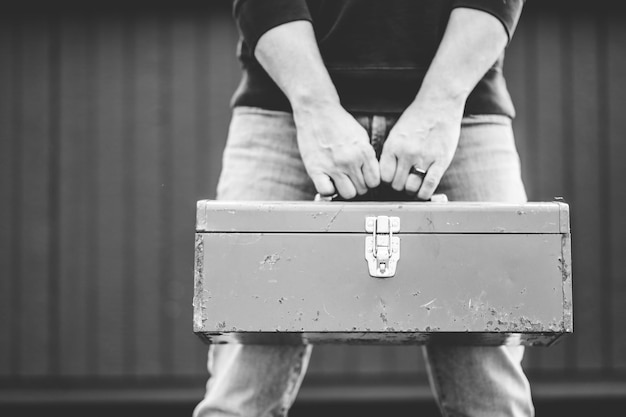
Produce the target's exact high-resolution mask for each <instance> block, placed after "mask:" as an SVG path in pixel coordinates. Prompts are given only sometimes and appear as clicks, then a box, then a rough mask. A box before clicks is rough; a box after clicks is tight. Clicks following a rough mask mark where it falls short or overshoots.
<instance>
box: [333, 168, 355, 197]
mask: <svg viewBox="0 0 626 417" xmlns="http://www.w3.org/2000/svg"><path fill="white" fill-rule="evenodd" d="M333 182H334V183H335V188H336V189H337V192H338V193H339V195H340V196H341V197H343V198H344V199H346V200H350V199H351V198H354V197H356V188H355V187H354V184H353V183H352V181H350V178H348V176H347V175H345V174H340V175H337V176H336V177H334V178H333Z"/></svg>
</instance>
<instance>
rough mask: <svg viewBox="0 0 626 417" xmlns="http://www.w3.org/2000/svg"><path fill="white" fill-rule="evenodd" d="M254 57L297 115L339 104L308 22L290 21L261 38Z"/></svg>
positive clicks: (311, 27)
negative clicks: (314, 107) (308, 110)
mask: <svg viewBox="0 0 626 417" xmlns="http://www.w3.org/2000/svg"><path fill="white" fill-rule="evenodd" d="M255 57H256V58H257V60H258V61H259V63H260V64H261V65H262V66H263V68H264V69H265V71H266V72H267V73H268V74H269V75H270V77H272V79H273V80H274V82H275V83H276V84H277V85H278V87H279V88H280V89H281V90H282V91H283V93H284V94H285V95H286V96H287V98H288V99H289V102H290V103H291V106H292V108H293V111H294V113H298V112H299V111H304V109H306V108H309V107H311V106H324V105H328V104H335V105H338V104H339V96H338V95H337V90H336V89H335V86H334V85H333V83H332V81H331V79H330V75H329V74H328V71H327V70H326V67H325V66H324V63H323V61H322V57H321V55H320V52H319V48H318V46H317V42H316V40H315V34H314V32H313V26H312V25H311V23H310V22H308V21H295V22H289V23H286V24H283V25H280V26H277V27H275V28H272V29H270V30H269V31H267V32H266V33H264V34H263V36H261V38H260V39H259V41H258V43H257V46H256V50H255Z"/></svg>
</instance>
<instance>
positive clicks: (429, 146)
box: [380, 98, 463, 200]
mask: <svg viewBox="0 0 626 417" xmlns="http://www.w3.org/2000/svg"><path fill="white" fill-rule="evenodd" d="M462 117H463V104H462V103H461V104H459V103H458V102H452V103H448V102H432V101H431V102H428V103H426V102H421V101H420V100H419V98H418V99H417V100H416V101H415V102H413V103H412V104H411V105H410V106H409V107H408V108H407V109H406V110H405V111H404V113H402V115H401V116H400V118H399V119H398V121H397V122H396V124H395V126H394V127H393V128H392V129H391V132H389V136H388V137H387V140H386V141H385V144H384V146H383V151H382V154H381V156H380V178H381V181H384V182H386V183H390V184H391V186H392V188H393V189H394V190H396V191H402V190H404V191H406V192H407V193H408V194H410V195H415V194H416V193H417V197H418V198H419V199H421V200H428V199H430V198H431V196H432V195H433V193H434V192H435V190H436V189H437V186H438V185H439V182H440V181H441V178H442V177H443V174H444V173H445V171H446V170H447V169H448V166H450V163H451V162H452V158H453V157H454V152H455V151H456V147H457V145H458V143H459V135H460V132H461V119H462ZM411 167H416V168H420V169H423V170H425V171H426V175H425V176H424V178H423V179H422V178H421V176H420V175H417V174H415V173H411V174H409V170H410V169H411Z"/></svg>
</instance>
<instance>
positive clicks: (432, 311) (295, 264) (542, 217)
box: [194, 200, 573, 345]
mask: <svg viewBox="0 0 626 417" xmlns="http://www.w3.org/2000/svg"><path fill="white" fill-rule="evenodd" d="M570 246H571V245H570V230H569V207H568V205H567V204H565V203H561V202H548V203H526V204H500V203H469V202H468V203H465V202H445V203H433V202H427V203H424V202H402V203H399V202H396V203H393V202H269V201H268V202H223V201H212V200H201V201H199V202H198V205H197V223H196V244H195V251H196V252H195V290H194V332H195V333H196V334H197V335H198V336H200V337H201V338H202V339H204V340H205V341H206V342H207V343H250V344H290V343H371V344H424V343H444V344H445V343H450V344H468V345H501V344H511V345H515V344H524V345H550V344H552V343H554V342H555V341H556V340H557V339H558V338H559V337H561V336H562V335H564V334H567V333H571V332H572V331H573V319H572V276H571V254H570Z"/></svg>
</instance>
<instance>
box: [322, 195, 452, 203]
mask: <svg viewBox="0 0 626 417" xmlns="http://www.w3.org/2000/svg"><path fill="white" fill-rule="evenodd" d="M365 196H367V194H366V195H365ZM365 196H357V197H356V198H353V199H350V200H346V199H343V198H342V197H341V196H340V195H339V194H336V193H335V194H333V195H328V196H323V195H321V194H320V193H317V194H316V195H315V199H314V201H325V202H329V201H345V202H350V201H407V200H406V199H404V200H388V199H384V200H374V199H371V198H364V197H365ZM411 201H413V200H411ZM415 201H424V202H432V203H447V202H448V196H447V195H445V194H433V195H432V197H431V198H430V200H415Z"/></svg>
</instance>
